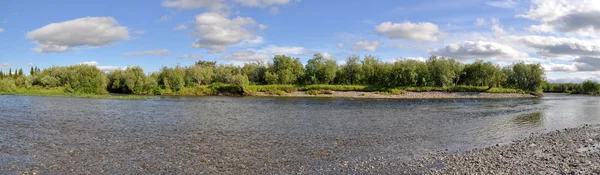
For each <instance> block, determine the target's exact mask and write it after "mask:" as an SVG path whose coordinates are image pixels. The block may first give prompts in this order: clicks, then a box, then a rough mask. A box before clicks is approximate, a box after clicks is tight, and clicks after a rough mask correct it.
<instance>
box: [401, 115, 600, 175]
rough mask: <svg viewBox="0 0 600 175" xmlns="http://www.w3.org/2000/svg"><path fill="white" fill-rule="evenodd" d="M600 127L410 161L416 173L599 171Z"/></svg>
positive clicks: (561, 172) (548, 134) (580, 172)
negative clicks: (412, 162)
mask: <svg viewBox="0 0 600 175" xmlns="http://www.w3.org/2000/svg"><path fill="white" fill-rule="evenodd" d="M599 133H600V126H590V125H586V126H583V127H580V128H572V129H564V130H560V131H553V132H550V133H546V134H542V135H539V136H532V137H530V138H527V139H524V140H518V141H515V142H514V143H512V144H509V145H503V146H493V147H489V148H485V149H476V150H471V151H468V152H465V153H460V154H441V155H437V156H432V157H428V158H425V159H424V160H421V161H420V162H417V163H415V164H413V165H412V166H409V167H413V168H412V170H413V171H412V172H413V173H417V174H600V135H599Z"/></svg>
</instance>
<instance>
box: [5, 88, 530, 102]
mask: <svg viewBox="0 0 600 175" xmlns="http://www.w3.org/2000/svg"><path fill="white" fill-rule="evenodd" d="M0 95H22V96H53V97H56V96H66V97H79V98H102V99H122V100H149V99H158V98H160V97H161V96H258V97H325V98H375V99H463V98H482V99H486V98H489V99H494V98H535V97H537V96H536V95H532V94H528V93H525V92H524V91H522V90H518V89H507V88H487V87H476V86H452V87H395V88H389V87H378V86H369V85H247V86H244V87H240V86H237V85H232V84H213V85H209V86H197V87H187V88H183V89H181V90H179V91H177V92H171V91H160V92H157V93H143V94H135V95H134V94H108V93H106V94H84V93H70V92H67V91H66V90H65V88H64V87H53V88H44V87H39V86H34V87H31V88H19V89H17V90H15V91H14V92H3V93H2V92H0Z"/></svg>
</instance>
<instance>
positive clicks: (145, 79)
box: [0, 54, 599, 95]
mask: <svg viewBox="0 0 600 175" xmlns="http://www.w3.org/2000/svg"><path fill="white" fill-rule="evenodd" d="M545 82H546V80H545V75H544V71H543V68H542V66H541V65H540V64H526V63H524V62H516V63H514V64H512V65H510V66H505V67H500V66H498V65H494V64H493V63H491V62H484V61H481V60H478V61H475V62H473V63H470V64H464V63H461V62H459V61H457V60H455V59H452V58H444V57H437V56H431V57H430V58H429V59H427V60H426V61H425V62H422V61H416V60H408V59H399V60H397V61H395V62H384V61H381V60H380V59H378V58H377V57H374V56H365V57H363V58H360V57H359V56H350V57H348V58H347V59H346V60H345V63H344V64H338V63H337V62H336V61H335V60H332V59H327V58H325V57H323V55H321V54H315V55H314V56H313V57H312V58H311V59H309V60H308V61H307V63H306V65H303V64H302V62H301V61H300V58H293V57H290V56H286V55H276V56H274V58H273V59H272V60H270V61H268V62H253V63H246V64H244V65H243V66H235V65H226V64H217V63H216V62H210V61H198V62H196V63H195V64H194V65H190V66H179V65H178V66H175V67H162V68H161V69H160V70H159V71H157V72H152V73H148V74H147V73H145V72H144V70H143V69H142V68H141V67H138V66H130V67H127V68H126V69H125V70H115V71H112V72H103V71H101V70H99V69H98V68H96V67H95V66H90V65H72V66H54V67H50V68H46V69H43V70H41V69H39V68H37V67H32V68H31V70H30V72H29V74H27V75H26V74H24V73H23V70H22V69H20V70H18V71H16V70H15V71H13V70H12V69H11V70H9V72H8V73H2V72H1V71H0V92H3V93H10V92H15V91H19V90H21V91H23V89H24V90H27V89H44V88H45V89H50V88H55V89H56V88H60V90H61V91H64V92H67V93H82V94H107V93H122V94H136V95H137V94H139V95H142V94H145V95H215V94H219V93H227V94H238V95H252V94H253V93H255V92H257V91H261V92H270V93H278V94H281V95H283V94H285V93H286V92H290V91H294V90H319V89H328V90H348V91H349V90H355V91H390V92H393V90H398V89H399V90H412V91H428V90H449V91H450V90H452V91H481V92H493V91H494V89H496V91H498V92H503V91H505V92H512V93H514V92H541V91H542V90H548V89H550V90H556V91H560V88H563V87H562V85H547V83H545ZM549 86H552V87H549ZM598 87H599V86H598V85H597V84H594V87H593V88H598ZM580 88H582V90H584V91H585V90H587V89H586V88H589V87H588V85H586V83H584V84H583V85H582V86H581V87H579V86H578V87H577V88H571V87H570V86H569V87H565V88H563V89H569V90H571V89H577V90H579V89H580ZM511 89H512V90H511ZM514 90H519V91H514ZM596 92H597V90H596Z"/></svg>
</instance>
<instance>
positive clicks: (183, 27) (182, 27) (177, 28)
mask: <svg viewBox="0 0 600 175" xmlns="http://www.w3.org/2000/svg"><path fill="white" fill-rule="evenodd" d="M185 29H187V26H185V25H184V24H181V25H179V26H177V27H175V28H173V30H185Z"/></svg>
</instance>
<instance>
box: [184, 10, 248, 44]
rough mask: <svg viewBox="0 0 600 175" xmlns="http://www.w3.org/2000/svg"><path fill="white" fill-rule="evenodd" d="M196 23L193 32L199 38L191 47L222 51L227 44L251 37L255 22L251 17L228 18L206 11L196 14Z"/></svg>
mask: <svg viewBox="0 0 600 175" xmlns="http://www.w3.org/2000/svg"><path fill="white" fill-rule="evenodd" d="M196 25H197V29H196V31H194V34H195V35H197V36H200V37H201V38H200V39H198V40H197V41H196V42H195V43H194V44H192V47H195V48H206V49H208V50H209V51H210V52H223V51H225V50H226V49H227V47H228V46H229V45H234V44H239V43H241V42H242V41H244V40H249V39H253V38H254V35H255V34H254V32H253V29H254V28H256V26H257V23H256V22H255V21H254V20H253V19H252V18H247V17H236V18H233V19H228V18H227V16H224V15H222V14H218V13H211V12H208V13H203V14H200V15H198V16H196Z"/></svg>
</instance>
